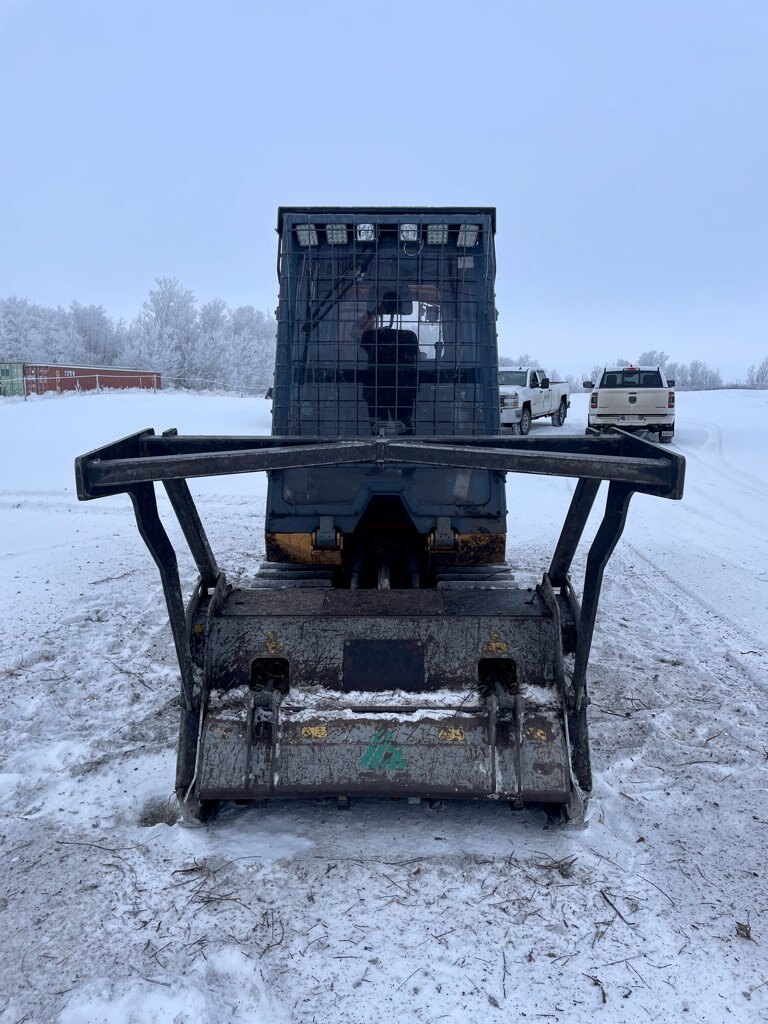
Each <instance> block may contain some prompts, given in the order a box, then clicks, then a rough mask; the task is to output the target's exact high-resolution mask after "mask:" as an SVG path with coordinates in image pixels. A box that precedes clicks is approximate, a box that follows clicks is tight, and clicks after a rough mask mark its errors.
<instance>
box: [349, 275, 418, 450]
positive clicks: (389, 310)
mask: <svg viewBox="0 0 768 1024" xmlns="http://www.w3.org/2000/svg"><path fill="white" fill-rule="evenodd" d="M412 314H413V299H412V297H411V294H410V290H409V289H408V287H407V285H405V286H402V287H401V288H400V291H399V293H398V292H396V291H387V292H384V294H383V295H382V296H381V299H380V301H379V302H378V303H377V304H376V305H375V307H374V309H373V310H369V311H368V312H367V313H366V316H365V318H364V322H363V323H362V324H361V331H360V347H361V348H362V349H363V351H364V352H365V354H366V356H367V358H368V371H367V374H366V380H365V386H364V387H363V398H364V400H365V402H366V403H367V405H368V416H369V418H370V421H371V429H372V430H373V432H374V433H406V434H412V433H413V420H414V411H415V405H416V390H417V363H418V360H419V339H418V336H417V335H416V332H415V331H411V330H403V329H402V328H396V327H395V326H394V322H395V317H403V316H411V315H412Z"/></svg>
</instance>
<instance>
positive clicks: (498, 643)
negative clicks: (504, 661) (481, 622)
mask: <svg viewBox="0 0 768 1024" xmlns="http://www.w3.org/2000/svg"><path fill="white" fill-rule="evenodd" d="M485 650H486V653H487V654H506V653H507V652H508V651H509V645H508V644H507V643H506V642H505V641H504V640H500V639H499V634H498V633H497V632H495V630H494V631H492V632H491V639H490V640H489V641H488V643H487V644H486V645H485Z"/></svg>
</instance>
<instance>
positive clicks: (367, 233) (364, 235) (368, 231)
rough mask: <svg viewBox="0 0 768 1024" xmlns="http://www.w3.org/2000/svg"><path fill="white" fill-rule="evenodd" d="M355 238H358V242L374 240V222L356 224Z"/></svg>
mask: <svg viewBox="0 0 768 1024" xmlns="http://www.w3.org/2000/svg"><path fill="white" fill-rule="evenodd" d="M357 240H358V242H375V241H376V225H375V224H358V225H357Z"/></svg>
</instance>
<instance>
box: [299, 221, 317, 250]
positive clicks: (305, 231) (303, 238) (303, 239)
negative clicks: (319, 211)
mask: <svg viewBox="0 0 768 1024" xmlns="http://www.w3.org/2000/svg"><path fill="white" fill-rule="evenodd" d="M296 235H297V237H298V239H299V245H317V228H316V227H315V225H314V224H297V225H296Z"/></svg>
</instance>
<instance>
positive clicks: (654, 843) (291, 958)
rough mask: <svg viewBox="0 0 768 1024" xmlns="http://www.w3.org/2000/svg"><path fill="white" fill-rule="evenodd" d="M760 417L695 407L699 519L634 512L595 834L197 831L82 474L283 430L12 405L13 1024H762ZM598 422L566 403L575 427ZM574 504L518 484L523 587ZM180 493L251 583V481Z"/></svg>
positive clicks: (170, 414) (4, 999)
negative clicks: (181, 437)
mask: <svg viewBox="0 0 768 1024" xmlns="http://www.w3.org/2000/svg"><path fill="white" fill-rule="evenodd" d="M767 416H768V393H766V392H747V391H741V392H738V391H737V392H716V393H702V394H681V395H680V396H679V398H678V428H677V437H676V441H675V447H676V449H677V450H678V451H681V452H682V453H683V454H685V455H686V457H687V460H688V475H687V485H686V494H685V498H684V500H683V501H682V502H679V503H674V502H668V501H664V500H660V499H655V498H649V497H645V496H636V497H635V498H634V499H633V503H632V507H631V508H630V515H629V521H628V525H627V529H626V532H625V535H624V537H623V538H622V541H621V542H620V544H619V547H618V549H617V551H616V554H615V555H614V558H613V561H612V563H611V566H610V570H609V573H608V574H607V578H606V586H605V589H604V595H603V601H602V606H601V612H600V615H599V619H598V629H597V634H596V638H595V646H594V649H593V659H592V666H591V673H590V679H591V688H592V698H593V703H592V707H591V736H592V744H593V751H592V755H593V767H594V770H595V792H594V796H593V799H592V801H591V803H590V806H589V812H588V824H587V827H586V828H584V829H581V830H578V829H560V828H555V829H550V830H548V829H546V828H545V827H544V826H545V820H544V817H543V815H541V814H539V813H536V812H533V811H525V812H521V813H512V812H511V811H509V810H508V809H507V808H505V807H496V806H492V805H488V806H486V805H471V804H456V805H451V806H448V807H446V808H445V809H443V810H441V811H434V810H429V809H428V808H427V807H426V806H424V805H419V806H411V805H407V804H403V803H395V802H385V801H380V802H379V801H368V802H365V801H363V802H358V803H353V805H352V808H351V810H350V811H349V812H339V811H336V810H335V808H334V807H333V806H332V805H330V804H319V803H313V802H299V803H293V804H289V803H278V804H275V805H270V806H267V807H266V808H259V809H249V808H231V809H228V810H226V811H225V812H224V814H223V815H222V816H221V817H220V818H219V819H218V820H217V822H216V824H215V826H214V827H210V828H207V829H196V830H192V829H184V828H181V827H179V826H178V825H174V824H172V822H173V821H174V815H173V809H172V802H171V801H170V800H169V794H170V792H171V789H172V785H173V774H174V746H175V734H176V714H177V704H176V694H177V682H176V678H177V676H176V663H175V657H174V654H173V650H172V645H171V640H170V633H169V630H168V627H167V622H166V621H165V614H164V606H163V601H162V596H161V590H160V585H159V581H158V578H157V573H156V571H155V569H154V566H153V565H152V563H151V561H150V558H149V555H148V554H147V552H146V550H145V549H144V547H143V545H142V542H141V541H140V539H139V536H138V533H137V531H136V528H135V524H134V521H133V517H132V513H131V510H130V504H129V502H128V499H127V498H125V497H124V496H122V497H117V498H114V499H105V500H101V501H98V502H92V503H85V504H79V503H78V502H77V500H76V498H75V494H74V484H73V472H72V461H73V459H74V457H75V455H77V454H80V453H82V452H84V451H86V450H88V449H90V448H93V447H96V446H98V445H100V444H102V443H104V442H107V441H111V440H114V439H115V438H117V437H118V436H122V435H124V434H127V433H132V432H134V431H135V430H138V429H141V428H143V427H146V426H154V427H155V428H156V429H158V430H161V429H165V428H166V427H169V426H176V427H178V428H179V429H180V430H181V431H182V432H187V433H208V432H211V433H241V434H257V433H265V432H267V431H268V422H269V413H268V405H267V403H265V402H264V401H263V400H259V399H257V400H254V399H237V398H226V397H217V396H199V395H196V396H192V395H183V394H158V395H142V394H122V395H121V394H114V395H83V396H67V397H62V398H53V397H52V398H43V399H36V400H31V401H28V402H26V403H25V402H22V401H19V400H14V399H5V400H2V401H0V551H1V552H2V574H0V607H2V613H3V630H2V634H0V680H2V693H1V694H0V709H1V714H0V814H1V815H2V825H1V826H0V830H1V834H0V867H2V872H1V874H0V925H1V926H2V930H3V937H2V940H1V941H2V956H0V993H1V994H0V1021H2V1022H3V1024H7V1022H20V1021H25V1022H42V1021H58V1022H60V1024H85V1022H88V1024H91V1022H97V1021H108V1022H110V1024H113V1022H114V1024H128V1022H141V1024H144V1022H158V1024H160V1022H163V1024H165V1022H170V1021H174V1022H183V1024H203V1022H220V1021H234V1022H236V1021H246V1022H264V1024H267V1022H269V1024H272V1022H288V1021H291V1022H293V1021H297V1022H299V1021H301V1022H305V1021H306V1022H310V1021H316V1022H329V1024H330V1022H334V1024H335V1022H350V1024H367V1022H373V1021H376V1022H378V1021H380V1020H382V1019H384V1020H394V1019H399V1020H402V1021H418V1022H428V1021H441V1020H443V1021H461V1022H467V1021H470V1022H472V1021H483V1022H496V1021H505V1022H508V1021H511V1020H526V1021H527V1020H530V1021H536V1020H546V1021H563V1022H572V1021H576V1022H579V1021H587V1020H590V1021H591V1020H593V1019H602V1020H604V1021H610V1022H611V1024H620V1022H636V1021H644V1020H649V1021H663V1022H670V1021H689V1022H691V1024H693V1022H695V1021H706V1022H710V1021H711V1022H722V1021H728V1020H732V1021H744V1022H753V1021H768V890H767V888H766V877H767V876H768V870H767V868H768V865H766V859H767V854H766V850H767V849H768V809H767V808H766V800H765V792H766V782H767V781H768V670H767V669H766V647H767V646H768V545H767V543H766V536H767V535H768V523H767V520H768V516H767V515H766V508H768V460H767V459H766V457H765V439H764V434H763V430H764V427H765V423H766V419H767ZM585 420H586V408H585V404H584V396H582V395H579V396H576V398H575V399H574V402H573V407H572V410H571V417H570V419H569V421H568V423H567V424H566V427H565V428H564V429H566V430H570V431H574V432H576V433H581V432H583V429H584V424H585ZM552 429H553V428H551V427H549V426H541V425H540V424H536V425H534V428H533V430H534V431H550V430H552ZM572 487H573V484H572V482H570V481H566V480H562V479H540V480H539V479H536V478H534V477H510V478H509V484H508V491H509V506H510V510H511V515H510V529H509V550H508V556H509V558H510V560H511V561H512V562H513V563H514V564H515V566H516V567H517V572H518V578H520V579H521V581H523V582H525V581H526V580H527V579H528V578H530V581H531V582H533V581H535V580H536V579H538V577H539V575H540V573H541V571H542V570H543V569H544V568H545V567H546V566H547V564H548V561H549V557H550V555H551V551H552V548H553V545H554V541H555V538H556V536H557V533H558V531H559V528H560V525H561V520H562V518H563V516H564V513H565V510H566V508H567V504H568V500H569V496H570V493H571V491H572ZM193 490H194V492H195V494H196V495H198V496H199V499H200V500H199V506H200V508H201V513H202V515H203V519H204V522H205V524H206V526H207V528H208V531H209V535H210V537H211V540H212V544H213V547H214V550H215V551H216V554H217V556H218V558H219V561H220V563H221V564H222V565H223V566H224V567H225V568H226V569H227V570H228V572H229V574H230V575H234V576H237V575H238V574H239V573H242V572H247V571H249V570H250V569H252V568H253V567H254V566H255V564H257V563H258V561H259V560H260V558H261V556H262V554H263V537H262V532H261V531H262V525H263V524H262V519H263V499H264V481H263V479H261V478H258V477H230V478H221V479H217V480H212V481H203V482H199V483H196V484H195V485H194V487H193ZM581 564H582V563H579V564H577V565H576V567H575V576H576V579H577V581H578V578H579V572H580V568H581ZM192 579H193V567H192V565H191V561H190V564H189V565H186V564H185V567H184V580H185V583H186V584H188V585H190V584H191V582H192Z"/></svg>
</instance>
